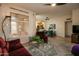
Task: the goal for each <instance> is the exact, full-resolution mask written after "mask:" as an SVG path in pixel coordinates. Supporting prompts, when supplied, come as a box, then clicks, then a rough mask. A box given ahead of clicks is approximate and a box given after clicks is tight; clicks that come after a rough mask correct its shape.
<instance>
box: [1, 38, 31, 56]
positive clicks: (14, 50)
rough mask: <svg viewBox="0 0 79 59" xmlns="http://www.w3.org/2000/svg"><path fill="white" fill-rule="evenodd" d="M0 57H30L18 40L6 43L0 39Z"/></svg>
mask: <svg viewBox="0 0 79 59" xmlns="http://www.w3.org/2000/svg"><path fill="white" fill-rule="evenodd" d="M0 55H1V56H8V55H9V56H31V54H30V53H29V52H28V51H27V50H26V49H25V48H24V47H23V45H22V44H21V43H20V39H16V40H12V41H8V42H7V45H6V42H5V41H4V40H3V39H2V38H1V37H0Z"/></svg>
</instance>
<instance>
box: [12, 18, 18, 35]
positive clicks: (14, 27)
mask: <svg viewBox="0 0 79 59" xmlns="http://www.w3.org/2000/svg"><path fill="white" fill-rule="evenodd" d="M11 34H12V35H13V34H17V22H16V18H15V17H12V18H11Z"/></svg>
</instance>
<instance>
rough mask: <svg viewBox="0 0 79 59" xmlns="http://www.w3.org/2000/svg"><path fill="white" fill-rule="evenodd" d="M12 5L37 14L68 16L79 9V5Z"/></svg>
mask: <svg viewBox="0 0 79 59" xmlns="http://www.w3.org/2000/svg"><path fill="white" fill-rule="evenodd" d="M12 5H15V6H19V7H22V8H25V9H27V10H31V11H34V12H36V13H37V14H50V15H54V14H66V13H71V12H72V10H73V9H76V8H79V3H68V4H65V5H62V6H55V7H52V6H46V5H44V3H14V4H12Z"/></svg>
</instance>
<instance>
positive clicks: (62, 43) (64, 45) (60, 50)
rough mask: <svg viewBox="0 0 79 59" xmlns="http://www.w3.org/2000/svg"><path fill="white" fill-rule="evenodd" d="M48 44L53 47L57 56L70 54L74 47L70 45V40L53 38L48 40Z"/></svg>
mask: <svg viewBox="0 0 79 59" xmlns="http://www.w3.org/2000/svg"><path fill="white" fill-rule="evenodd" d="M49 42H50V43H52V44H53V45H54V48H55V50H56V52H57V55H58V56H60V55H62V56H63V55H65V54H71V48H72V46H73V45H74V44H73V43H71V38H62V37H54V38H49Z"/></svg>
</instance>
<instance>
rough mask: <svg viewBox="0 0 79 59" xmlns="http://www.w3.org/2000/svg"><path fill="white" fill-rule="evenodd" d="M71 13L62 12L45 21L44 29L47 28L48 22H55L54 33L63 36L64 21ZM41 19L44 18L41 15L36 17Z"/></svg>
mask: <svg viewBox="0 0 79 59" xmlns="http://www.w3.org/2000/svg"><path fill="white" fill-rule="evenodd" d="M71 17H72V15H71V14H64V15H61V14H60V15H57V16H55V17H53V18H50V20H48V21H46V23H45V24H46V29H48V28H49V25H50V24H56V34H57V36H61V37H65V21H66V19H67V18H71ZM40 19H43V20H45V16H43V15H41V17H38V20H40Z"/></svg>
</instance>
